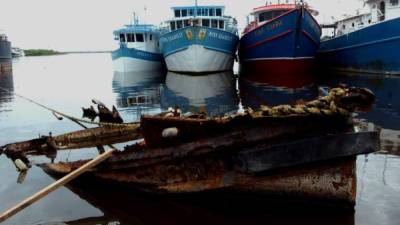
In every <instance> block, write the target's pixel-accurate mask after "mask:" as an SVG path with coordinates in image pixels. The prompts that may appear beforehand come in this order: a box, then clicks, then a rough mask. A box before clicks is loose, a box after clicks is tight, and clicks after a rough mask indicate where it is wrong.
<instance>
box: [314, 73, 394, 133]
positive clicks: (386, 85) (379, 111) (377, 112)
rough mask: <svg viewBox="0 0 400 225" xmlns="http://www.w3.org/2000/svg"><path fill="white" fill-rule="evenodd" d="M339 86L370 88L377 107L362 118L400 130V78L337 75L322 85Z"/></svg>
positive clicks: (322, 82)
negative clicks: (374, 96)
mask: <svg viewBox="0 0 400 225" xmlns="http://www.w3.org/2000/svg"><path fill="white" fill-rule="evenodd" d="M338 84H346V85H348V86H355V87H366V88H369V89H370V90H371V91H372V92H374V94H375V95H376V105H375V107H374V108H373V110H372V111H371V112H368V113H363V114H361V115H360V117H362V118H365V119H367V120H368V121H370V122H373V123H375V124H377V125H379V126H381V127H384V128H386V129H392V130H400V101H399V99H400V88H399V87H400V77H393V76H384V75H366V74H363V75H343V74H336V75H335V76H330V77H329V79H326V80H324V81H321V85H327V86H337V85H338Z"/></svg>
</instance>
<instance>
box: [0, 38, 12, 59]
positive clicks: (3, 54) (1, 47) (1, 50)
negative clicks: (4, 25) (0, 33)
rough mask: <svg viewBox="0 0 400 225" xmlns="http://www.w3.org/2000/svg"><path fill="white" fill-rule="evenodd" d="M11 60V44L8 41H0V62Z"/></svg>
mask: <svg viewBox="0 0 400 225" xmlns="http://www.w3.org/2000/svg"><path fill="white" fill-rule="evenodd" d="M7 59H11V43H10V42H9V41H2V40H1V41H0V60H7Z"/></svg>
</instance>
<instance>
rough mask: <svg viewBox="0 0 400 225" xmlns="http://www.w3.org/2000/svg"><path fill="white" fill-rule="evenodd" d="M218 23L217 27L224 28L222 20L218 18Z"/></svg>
mask: <svg viewBox="0 0 400 225" xmlns="http://www.w3.org/2000/svg"><path fill="white" fill-rule="evenodd" d="M218 23H219V29H224V21H223V20H220V21H218Z"/></svg>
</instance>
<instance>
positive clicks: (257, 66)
mask: <svg viewBox="0 0 400 225" xmlns="http://www.w3.org/2000/svg"><path fill="white" fill-rule="evenodd" d="M287 2H288V1H286V3H284V4H280V1H278V3H277V4H267V5H265V6H261V7H258V8H255V9H254V10H253V12H251V14H250V16H251V17H252V20H251V22H250V21H249V23H248V25H247V27H246V28H245V29H244V31H243V35H242V38H241V40H240V46H239V58H240V76H242V77H244V78H246V79H249V80H252V81H256V82H260V83H268V84H271V85H275V84H278V85H279V86H285V85H284V84H285V82H290V86H293V83H294V82H298V83H299V84H301V85H300V86H303V85H306V84H312V83H313V80H314V79H313V75H312V72H313V66H314V57H315V53H316V51H317V49H318V48H319V44H320V36H321V28H320V26H319V25H318V22H317V21H316V20H315V19H314V17H313V15H317V14H318V12H317V11H315V10H313V9H312V8H311V7H310V6H308V5H307V4H306V3H303V1H301V2H297V1H296V2H295V3H294V4H288V3H287Z"/></svg>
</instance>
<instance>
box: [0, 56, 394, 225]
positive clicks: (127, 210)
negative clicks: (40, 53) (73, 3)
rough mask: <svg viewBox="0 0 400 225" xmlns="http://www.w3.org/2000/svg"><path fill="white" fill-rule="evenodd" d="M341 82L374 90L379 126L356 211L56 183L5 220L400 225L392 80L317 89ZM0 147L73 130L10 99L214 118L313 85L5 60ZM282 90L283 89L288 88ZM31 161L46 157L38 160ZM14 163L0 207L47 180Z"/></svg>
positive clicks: (130, 115) (1, 164)
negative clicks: (9, 67)
mask: <svg viewBox="0 0 400 225" xmlns="http://www.w3.org/2000/svg"><path fill="white" fill-rule="evenodd" d="M339 83H346V84H349V85H351V86H360V87H368V88H370V89H371V90H373V91H374V92H375V94H376V95H377V97H378V100H377V102H376V107H375V108H374V110H373V111H372V112H370V113H364V114H359V115H358V117H359V118H360V119H362V120H365V121H368V122H372V123H374V124H375V125H376V126H379V127H382V135H381V136H382V137H381V139H382V150H381V152H379V153H378V154H370V155H368V156H359V157H358V160H357V169H358V171H357V172H358V194H357V204H356V207H355V212H348V211H336V210H333V209H332V208H323V207H320V208H319V209H315V208H304V207H300V208H299V207H297V206H291V205H287V204H280V203H277V202H275V201H272V200H270V199H251V198H240V197H239V196H235V197H232V196H230V197H225V196H201V197H194V198H190V199H188V198H185V197H181V196H175V197H165V196H152V195H150V196H149V195H145V194H143V193H134V192H132V191H130V190H124V189H114V188H112V187H100V186H93V185H91V186H85V184H83V185H80V187H79V188H77V187H76V186H68V188H66V187H63V188H61V189H59V190H57V191H55V192H54V193H52V194H50V195H48V196H47V197H45V198H44V199H42V200H40V201H39V202H37V203H35V204H34V205H32V206H30V207H28V208H27V209H25V210H24V211H22V212H21V213H19V214H17V215H16V216H14V217H12V218H11V219H10V220H8V221H6V222H5V223H4V224H82V225H83V224H84V225H86V224H146V225H149V224H266V223H268V224H346V225H350V224H363V225H364V224H371V225H372V224H396V225H397V224H399V223H400V176H399V175H398V174H399V171H400V157H399V156H400V147H399V144H400V101H399V99H400V88H399V87H400V78H393V77H382V76H341V77H338V78H335V79H332V80H327V81H323V82H321V86H330V85H336V84H339ZM0 86H1V87H4V88H7V89H8V90H10V91H11V93H8V92H4V91H1V90H0V145H3V144H6V143H9V142H15V141H20V140H26V139H31V138H35V137H37V136H38V135H40V134H47V133H48V132H49V131H51V132H52V133H53V134H60V133H63V132H68V131H72V130H77V129H80V127H78V126H77V125H75V124H73V123H71V122H69V121H66V120H63V121H58V120H57V119H56V118H55V117H53V116H52V115H51V113H49V112H48V111H46V110H44V109H42V108H39V107H37V106H36V105H33V104H32V103H30V102H27V101H26V100H24V99H21V98H19V97H17V96H16V95H15V94H20V95H23V96H27V97H30V98H32V99H34V100H36V101H38V102H40V103H42V104H45V105H47V106H49V107H52V108H54V109H58V110H60V111H63V112H65V113H68V114H70V115H73V116H76V117H81V114H82V112H81V107H82V106H85V107H87V106H89V105H90V103H91V99H93V98H95V99H98V100H101V101H102V102H104V103H105V104H106V105H109V106H111V105H116V106H117V107H118V109H119V110H120V112H121V114H122V116H123V118H124V119H125V121H135V120H138V118H139V116H140V114H143V113H146V114H147V113H151V114H152V113H158V112H160V111H161V110H165V109H166V108H168V107H170V106H175V105H179V106H181V108H182V109H183V110H184V111H194V112H201V111H207V112H208V113H209V114H211V115H220V114H224V113H229V112H232V111H237V110H238V109H241V108H242V107H252V108H257V106H258V105H259V104H281V103H290V102H294V101H296V100H297V99H299V98H301V99H312V98H314V97H316V96H317V95H318V88H317V87H307V88H302V89H297V90H289V89H284V88H281V89H275V88H270V87H266V86H260V85H254V84H252V83H249V82H246V81H240V82H238V83H237V82H236V81H235V80H234V79H232V74H230V73H220V74H214V75H209V76H203V77H190V76H185V75H177V74H172V73H168V74H167V75H166V76H165V74H154V73H152V74H140V75H139V74H135V75H134V76H132V74H130V75H129V74H114V73H113V71H112V62H111V57H110V55H109V54H70V55H61V56H51V57H36V58H35V57H26V58H21V59H18V60H15V61H13V73H12V74H8V75H0ZM289 94H290V95H289ZM96 152H97V150H95V149H85V150H82V151H78V152H73V153H71V154H69V152H64V153H61V154H59V155H58V156H57V159H56V160H57V161H66V160H70V161H71V160H76V159H81V158H89V157H92V156H94V155H96V154H97V153H96ZM32 161H33V163H40V162H48V161H49V159H46V158H44V157H36V158H32ZM17 177H18V173H17V172H16V170H15V167H14V165H13V164H12V162H11V161H10V160H9V159H7V158H6V157H5V156H4V155H2V156H0V179H1V182H0V211H4V210H5V209H7V208H9V207H11V206H13V205H15V204H16V203H18V202H19V201H21V200H22V199H24V198H26V197H27V196H29V195H31V194H33V193H35V192H36V191H38V190H40V189H41V188H43V187H45V186H46V185H48V184H50V183H52V182H53V181H54V180H53V179H52V178H51V177H49V176H48V175H46V174H45V173H43V172H42V171H41V169H39V168H38V167H36V166H33V167H32V168H31V169H30V170H29V172H28V174H27V176H26V178H25V180H24V182H23V183H22V184H19V183H17V182H16V181H17Z"/></svg>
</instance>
